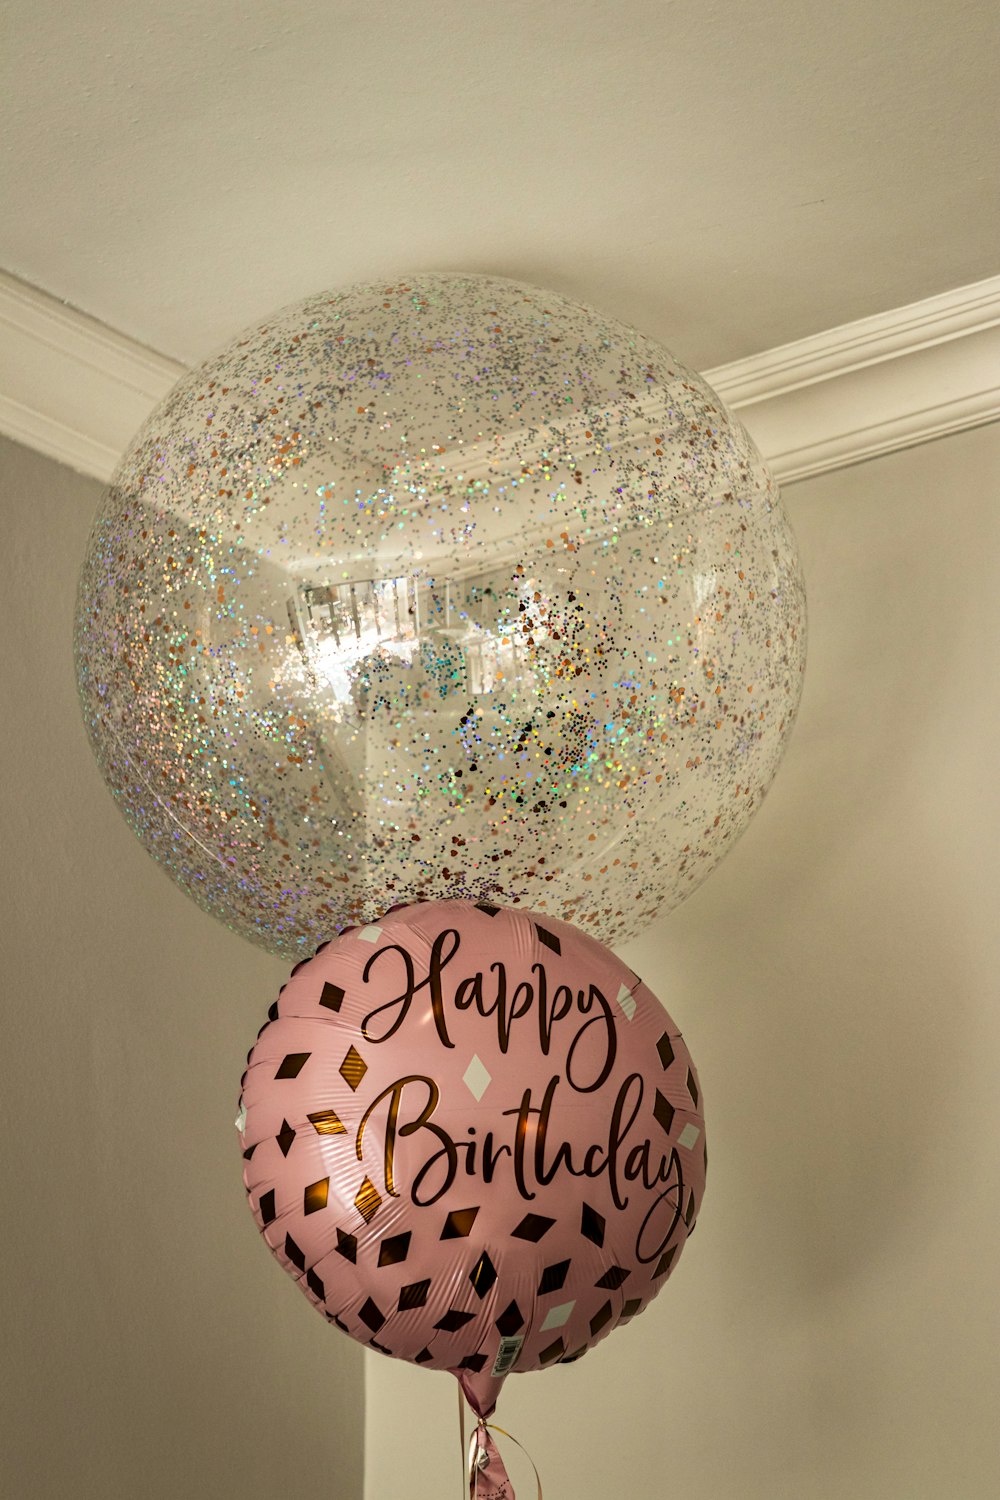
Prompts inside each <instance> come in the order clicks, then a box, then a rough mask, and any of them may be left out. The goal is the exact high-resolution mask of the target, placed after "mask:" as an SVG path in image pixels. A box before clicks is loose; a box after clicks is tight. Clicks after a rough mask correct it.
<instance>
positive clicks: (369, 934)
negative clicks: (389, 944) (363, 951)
mask: <svg viewBox="0 0 1000 1500" xmlns="http://www.w3.org/2000/svg"><path fill="white" fill-rule="evenodd" d="M381 936H382V929H381V927H362V929H361V931H360V932H359V933H358V937H359V938H360V939H361V941H362V942H363V943H377V942H378V940H379V938H380V937H381Z"/></svg>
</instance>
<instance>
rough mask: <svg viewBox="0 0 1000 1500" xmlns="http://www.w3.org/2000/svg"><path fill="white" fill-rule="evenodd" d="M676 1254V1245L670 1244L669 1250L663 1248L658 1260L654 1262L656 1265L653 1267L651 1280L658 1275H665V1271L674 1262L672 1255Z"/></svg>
mask: <svg viewBox="0 0 1000 1500" xmlns="http://www.w3.org/2000/svg"><path fill="white" fill-rule="evenodd" d="M676 1254H677V1246H676V1245H671V1247H670V1249H669V1250H664V1252H663V1254H662V1255H661V1256H660V1258H659V1260H658V1261H657V1262H656V1267H655V1269H654V1271H653V1274H652V1276H651V1277H650V1280H651V1281H655V1280H656V1279H657V1277H658V1276H665V1275H666V1273H667V1272H668V1271H669V1270H670V1267H671V1266H672V1265H673V1263H674V1256H675V1255H676Z"/></svg>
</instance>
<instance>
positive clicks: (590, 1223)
mask: <svg viewBox="0 0 1000 1500" xmlns="http://www.w3.org/2000/svg"><path fill="white" fill-rule="evenodd" d="M580 1233H581V1234H582V1235H583V1236H584V1238H585V1239H588V1240H593V1242H594V1244H595V1245H597V1246H598V1247H600V1246H601V1245H603V1244H604V1215H603V1214H599V1213H598V1212H597V1209H596V1208H591V1206H590V1204H589V1203H585V1204H584V1205H583V1214H582V1216H581V1219H580Z"/></svg>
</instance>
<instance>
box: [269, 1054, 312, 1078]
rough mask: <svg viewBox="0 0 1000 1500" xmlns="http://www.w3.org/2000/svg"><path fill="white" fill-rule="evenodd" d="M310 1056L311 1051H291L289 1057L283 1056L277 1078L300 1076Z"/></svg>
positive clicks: (276, 1074)
mask: <svg viewBox="0 0 1000 1500" xmlns="http://www.w3.org/2000/svg"><path fill="white" fill-rule="evenodd" d="M310 1057H312V1053H311V1052H289V1053H288V1056H287V1057H284V1058H282V1061H281V1066H280V1067H279V1069H278V1071H277V1073H275V1075H274V1076H275V1078H298V1076H299V1074H300V1073H301V1072H302V1069H303V1068H304V1067H305V1065H306V1063H307V1062H308V1061H309V1059H310Z"/></svg>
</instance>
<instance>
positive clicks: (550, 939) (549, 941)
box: [535, 922, 562, 953]
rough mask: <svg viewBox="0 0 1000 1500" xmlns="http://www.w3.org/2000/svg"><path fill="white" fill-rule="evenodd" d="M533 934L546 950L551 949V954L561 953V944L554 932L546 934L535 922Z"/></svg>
mask: <svg viewBox="0 0 1000 1500" xmlns="http://www.w3.org/2000/svg"><path fill="white" fill-rule="evenodd" d="M535 932H536V933H537V934H538V941H539V942H540V943H544V944H545V946H546V948H551V949H552V952H553V953H562V944H561V943H560V941H559V939H558V938H557V937H556V935H555V933H554V932H546V930H545V928H544V927H539V925H538V923H537V922H536V923H535Z"/></svg>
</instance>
